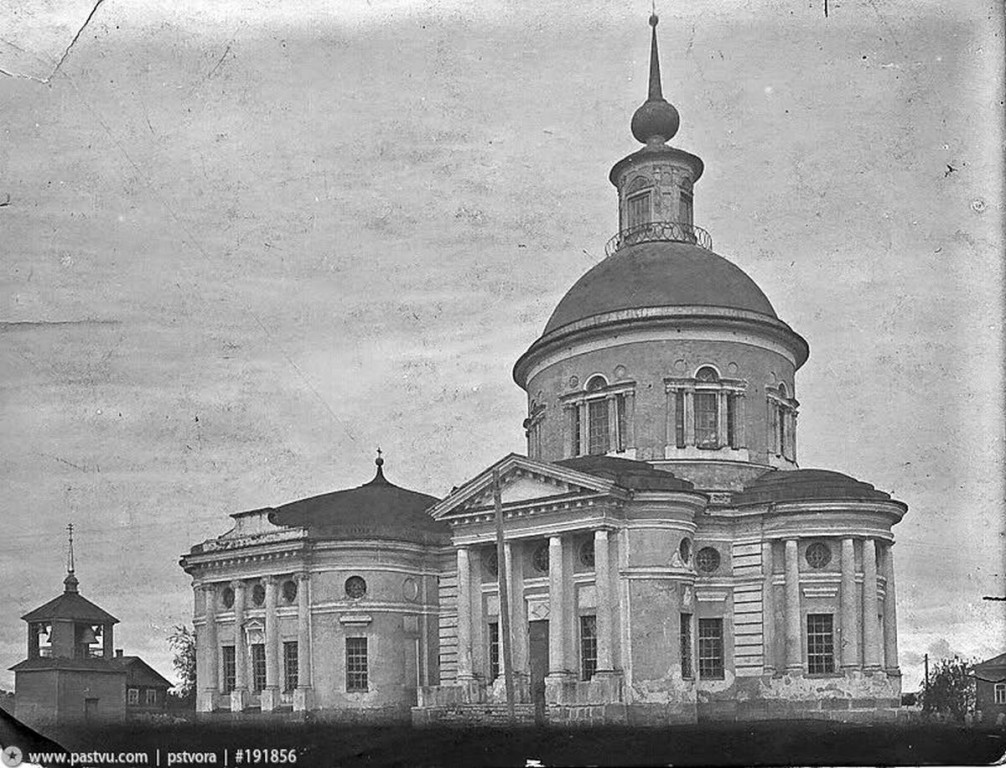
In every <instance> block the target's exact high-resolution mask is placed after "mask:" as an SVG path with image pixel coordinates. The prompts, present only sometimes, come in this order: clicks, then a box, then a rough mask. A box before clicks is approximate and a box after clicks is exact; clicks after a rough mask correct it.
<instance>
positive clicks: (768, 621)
mask: <svg viewBox="0 0 1006 768" xmlns="http://www.w3.org/2000/svg"><path fill="white" fill-rule="evenodd" d="M761 568H762V579H763V581H762V613H761V616H762V619H761V623H762V648H763V650H762V653H763V654H764V659H763V660H762V667H763V669H764V671H765V674H766V675H772V674H775V665H776V658H777V656H776V648H775V594H774V589H775V588H774V587H773V586H772V573H773V570H774V568H775V566H774V564H773V562H772V542H771V541H763V542H762V545H761Z"/></svg>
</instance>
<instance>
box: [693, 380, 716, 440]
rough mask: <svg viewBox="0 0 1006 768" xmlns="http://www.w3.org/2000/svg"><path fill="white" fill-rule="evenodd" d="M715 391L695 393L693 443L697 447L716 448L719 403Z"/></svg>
mask: <svg viewBox="0 0 1006 768" xmlns="http://www.w3.org/2000/svg"><path fill="white" fill-rule="evenodd" d="M717 398H718V395H717V393H716V392H696V393H695V444H696V445H697V446H698V447H699V448H718V447H719V436H720V424H719V416H720V414H719V403H717V402H716V400H717Z"/></svg>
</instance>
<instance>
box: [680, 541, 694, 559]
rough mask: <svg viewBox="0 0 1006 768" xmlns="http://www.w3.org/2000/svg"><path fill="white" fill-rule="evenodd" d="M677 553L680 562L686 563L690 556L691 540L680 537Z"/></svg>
mask: <svg viewBox="0 0 1006 768" xmlns="http://www.w3.org/2000/svg"><path fill="white" fill-rule="evenodd" d="M678 554H679V555H681V562H683V563H685V564H686V565H687V563H688V561H689V560H691V558H692V540H691V539H682V540H681V543H680V544H679V545H678Z"/></svg>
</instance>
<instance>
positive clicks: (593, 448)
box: [564, 374, 634, 456]
mask: <svg viewBox="0 0 1006 768" xmlns="http://www.w3.org/2000/svg"><path fill="white" fill-rule="evenodd" d="M633 389H634V382H631V381H619V382H617V383H615V384H609V383H608V381H607V380H606V379H605V377H604V376H602V375H601V374H596V375H594V376H591V377H590V378H589V379H588V380H587V384H586V386H585V387H584V389H583V391H582V392H579V393H575V394H573V395H570V396H567V397H566V398H564V401H565V408H566V409H567V412H568V414H569V417H568V421H567V424H568V425H569V427H568V429H569V432H568V435H569V439H568V441H567V443H566V452H567V453H566V455H567V456H584V455H590V456H603V455H605V454H607V453H611V452H612V451H615V452H618V453H622V452H624V451H625V450H627V449H628V448H630V447H631V442H630V437H629V433H630V424H629V422H630V421H631V418H632V416H631V403H630V397H631V395H632V392H633Z"/></svg>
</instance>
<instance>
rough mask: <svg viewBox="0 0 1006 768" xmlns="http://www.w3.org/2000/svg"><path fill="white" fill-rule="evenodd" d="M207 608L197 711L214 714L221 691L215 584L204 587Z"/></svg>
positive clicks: (204, 616) (200, 638) (204, 619)
mask: <svg viewBox="0 0 1006 768" xmlns="http://www.w3.org/2000/svg"><path fill="white" fill-rule="evenodd" d="M202 590H203V598H204V600H205V608H204V610H203V622H204V623H203V628H202V632H201V633H200V637H199V642H198V644H197V648H198V645H202V646H203V647H202V651H203V669H202V671H203V678H202V679H197V680H196V682H197V684H198V686H199V695H198V702H197V707H196V708H197V710H198V711H199V712H212V711H213V710H214V709H215V708H216V698H217V691H218V690H219V689H220V672H219V669H220V665H219V663H218V659H219V658H220V648H219V645H218V644H217V596H216V595H217V593H216V587H215V586H214V585H213V584H204V585H203V586H202Z"/></svg>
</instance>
